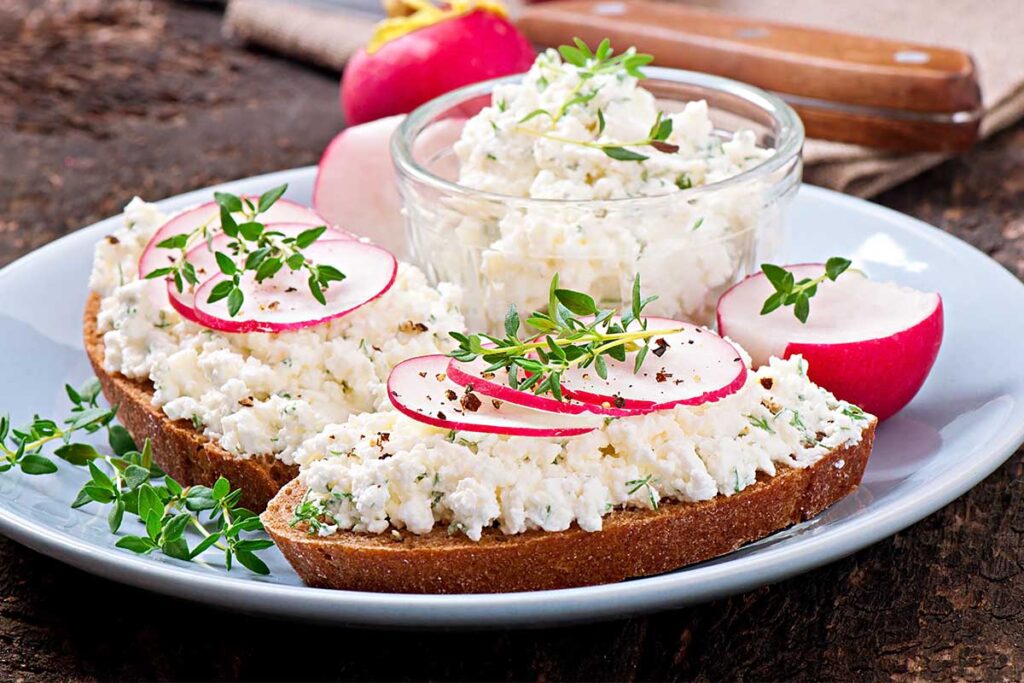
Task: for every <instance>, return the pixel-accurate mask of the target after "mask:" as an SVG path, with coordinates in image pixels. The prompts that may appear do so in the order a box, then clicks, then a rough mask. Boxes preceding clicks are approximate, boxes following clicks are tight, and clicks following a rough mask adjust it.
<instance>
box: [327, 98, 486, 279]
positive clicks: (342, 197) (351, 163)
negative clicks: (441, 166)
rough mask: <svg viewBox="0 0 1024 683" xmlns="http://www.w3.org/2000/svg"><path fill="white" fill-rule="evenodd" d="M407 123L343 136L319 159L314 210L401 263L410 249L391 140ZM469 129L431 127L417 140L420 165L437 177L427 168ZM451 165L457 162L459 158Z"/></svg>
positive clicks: (378, 124)
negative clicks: (392, 158)
mask: <svg viewBox="0 0 1024 683" xmlns="http://www.w3.org/2000/svg"><path fill="white" fill-rule="evenodd" d="M404 119H405V115H401V116H390V117H388V118H384V119H379V120H377V121H372V122H370V123H364V124H361V125H358V126H351V127H349V128H346V129H345V130H343V131H341V132H340V133H338V135H336V136H335V138H334V139H333V140H331V142H330V144H328V145H327V148H326V149H325V150H324V153H323V156H322V157H321V158H320V164H319V166H318V167H317V172H316V183H315V185H314V187H313V206H314V207H316V210H317V211H319V212H320V213H322V214H323V215H324V216H325V217H326V218H327V219H328V220H329V221H331V222H333V223H335V224H337V225H344V226H345V227H346V228H347V229H349V230H351V231H352V232H354V233H356V234H358V235H361V236H363V237H369V238H370V239H371V240H373V241H374V242H376V243H377V244H379V245H381V246H382V247H384V248H385V249H387V250H389V251H390V252H391V253H393V254H395V255H396V256H397V257H398V258H402V259H404V258H407V256H408V253H409V248H408V244H407V240H406V237H405V230H404V228H403V222H402V200H401V198H400V197H399V196H398V180H397V178H396V177H395V167H394V164H393V163H392V161H391V137H392V135H394V132H395V130H396V129H397V128H398V126H399V124H401V123H402V121H403V120H404ZM465 123H466V120H465V119H464V118H450V119H442V120H440V121H436V122H434V123H432V124H431V125H430V126H429V127H428V128H426V129H425V130H423V131H422V132H421V133H420V134H419V136H417V138H416V144H415V149H414V151H413V154H414V156H415V157H416V159H417V160H421V161H422V162H423V163H424V164H426V165H427V166H428V167H430V168H431V170H432V171H434V172H435V173H436V172H438V169H437V168H436V167H434V166H432V165H431V164H430V163H428V162H430V161H432V160H434V159H435V157H437V156H438V154H440V152H441V151H442V150H445V149H450V148H451V146H452V144H454V143H455V141H456V140H458V138H459V135H460V134H461V133H462V127H463V125H465ZM450 159H451V160H453V161H454V160H455V156H454V155H450ZM455 171H456V172H457V169H455Z"/></svg>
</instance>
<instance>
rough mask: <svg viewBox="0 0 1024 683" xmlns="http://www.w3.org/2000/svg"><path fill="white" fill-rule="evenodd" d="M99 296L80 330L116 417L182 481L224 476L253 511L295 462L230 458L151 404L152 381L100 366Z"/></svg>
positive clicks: (288, 476)
mask: <svg viewBox="0 0 1024 683" xmlns="http://www.w3.org/2000/svg"><path fill="white" fill-rule="evenodd" d="M99 309H100V298H99V296H98V295H96V294H95V293H94V294H91V295H90V296H89V300H88V301H87V302H86V306H85V316H84V321H83V331H84V335H85V351H86V354H87V355H88V356H89V362H90V363H91V364H92V367H93V370H94V371H95V373H96V377H98V378H99V380H100V385H101V386H102V387H103V395H104V396H106V398H107V400H108V401H109V402H110V403H111V405H118V406H119V409H118V411H117V417H118V420H120V421H121V423H122V424H124V426H125V427H126V428H127V429H128V431H129V432H131V435H132V436H133V437H134V438H135V440H136V441H137V442H139V443H140V444H141V443H142V441H143V440H144V439H149V440H150V441H151V442H152V444H153V459H154V460H156V462H157V464H158V465H160V467H161V468H162V469H163V470H164V471H165V472H167V473H168V474H169V475H171V476H172V477H174V479H175V480H177V481H178V482H180V483H182V484H186V485H190V484H203V485H206V486H213V483H214V482H215V481H217V478H218V477H225V478H226V479H227V480H228V481H230V482H231V485H232V487H234V488H241V489H242V499H241V504H242V505H243V506H244V507H247V508H249V509H250V510H254V511H256V512H260V511H262V510H263V509H264V508H266V507H267V503H268V502H269V501H270V499H271V498H273V497H274V495H275V494H276V493H277V492H278V490H279V489H280V488H281V487H282V486H284V485H285V484H286V483H288V482H289V481H291V480H292V479H293V478H295V476H296V475H297V474H298V473H299V468H298V466H296V465H286V464H284V463H283V462H281V461H280V460H278V459H277V458H275V457H273V456H272V455H266V456H258V457H253V458H244V459H243V458H236V457H234V456H232V455H231V454H230V453H228V452H227V451H226V450H224V449H223V448H221V447H220V446H219V445H217V444H216V443H214V442H212V441H210V440H209V439H207V438H206V437H205V436H203V435H202V434H200V433H199V432H197V431H196V430H195V428H194V427H193V426H192V424H191V423H190V422H188V421H187V420H177V421H172V420H170V419H169V418H168V417H167V416H166V415H164V413H163V411H162V410H160V408H158V407H156V406H154V405H153V403H152V400H153V385H152V383H150V382H148V381H142V380H133V379H129V378H127V377H124V376H123V375H121V374H118V373H109V372H107V371H106V370H104V369H103V335H102V334H100V333H99V332H98V331H97V328H96V314H97V313H98V312H99Z"/></svg>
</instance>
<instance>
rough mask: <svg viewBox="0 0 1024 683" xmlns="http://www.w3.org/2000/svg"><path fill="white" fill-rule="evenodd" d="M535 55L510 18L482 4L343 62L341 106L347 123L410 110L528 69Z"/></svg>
mask: <svg viewBox="0 0 1024 683" xmlns="http://www.w3.org/2000/svg"><path fill="white" fill-rule="evenodd" d="M533 58H534V51H533V48H532V47H531V46H530V43H529V41H528V40H526V38H525V37H524V36H523V34H522V33H520V32H519V30H518V29H517V28H516V27H515V25H514V24H513V23H512V22H511V21H510V20H509V19H507V18H505V17H501V16H498V15H497V14H494V13H492V12H489V11H486V10H481V9H478V10H475V11H472V12H470V13H469V14H463V15H461V16H456V17H453V18H451V19H446V20H443V21H440V22H438V23H436V24H432V25H430V26H425V27H423V28H419V29H416V30H414V31H412V32H410V33H406V34H404V35H401V36H399V37H397V38H395V39H393V40H391V41H388V42H386V43H384V44H383V45H381V46H380V48H379V49H378V50H377V51H375V52H374V53H372V54H369V53H367V51H366V50H365V49H364V50H360V51H359V52H357V53H356V54H355V55H354V56H353V57H352V58H351V59H350V60H349V62H348V64H347V65H346V66H345V73H344V76H343V77H342V81H341V109H342V111H343V112H344V114H345V122H346V123H347V124H348V125H356V124H360V123H365V122H367V121H374V120H376V119H380V118H384V117H385V116H393V115H395V114H408V113H409V112H411V111H412V110H413V109H415V108H416V107H418V106H420V105H421V104H423V103H425V102H427V101H429V100H432V99H434V98H435V97H438V96H440V95H443V94H445V93H446V92H450V91H452V90H455V89H456V88H460V87H462V86H464V85H470V84H471V83H479V82H480V81H486V80H489V79H491V78H498V77H500V76H509V75H512V74H517V73H522V72H524V71H527V70H528V69H529V68H530V65H531V64H533Z"/></svg>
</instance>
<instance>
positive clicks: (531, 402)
mask: <svg viewBox="0 0 1024 683" xmlns="http://www.w3.org/2000/svg"><path fill="white" fill-rule="evenodd" d="M488 365H490V364H489V363H488V362H487V361H485V360H483V359H482V358H478V359H477V360H476V361H474V362H472V363H460V362H459V361H457V360H455V359H452V360H451V362H450V363H449V364H448V377H449V378H450V379H451V380H452V381H453V382H455V383H456V384H458V385H459V386H461V387H472V388H473V390H474V391H476V392H477V393H479V394H482V395H484V396H487V397H489V398H496V399H498V400H500V401H505V402H507V403H513V404H515V405H519V406H523V407H525V408H533V409H535V410H543V411H545V412H549V413H563V414H565V415H581V414H584V413H589V414H592V415H605V416H608V417H629V416H631V415H643V414H645V413H649V412H651V411H652V410H653V409H652V408H634V409H626V408H616V407H615V406H612V405H601V404H596V403H584V402H582V401H576V400H573V399H565V400H564V401H559V400H558V399H556V398H554V397H552V396H550V395H544V396H538V395H536V394H534V393H533V392H531V391H519V390H518V389H513V388H512V387H510V386H509V385H508V383H507V381H504V380H505V379H506V378H507V377H508V372H507V371H506V370H499V371H498V372H497V373H494V374H495V376H494V377H493V378H486V377H483V374H484V373H483V370H485V369H486V368H487V366H488Z"/></svg>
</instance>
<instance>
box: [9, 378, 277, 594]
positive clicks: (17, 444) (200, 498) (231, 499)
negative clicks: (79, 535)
mask: <svg viewBox="0 0 1024 683" xmlns="http://www.w3.org/2000/svg"><path fill="white" fill-rule="evenodd" d="M65 390H66V392H67V395H68V398H69V399H70V400H71V403H72V408H71V414H70V415H69V416H68V417H67V419H65V420H64V421H63V422H62V423H60V424H58V423H57V421H55V420H51V419H44V418H40V417H38V416H37V417H35V418H33V420H32V422H31V423H30V424H29V425H28V426H26V427H24V428H22V429H13V428H11V421H10V418H9V417H8V416H4V417H0V472H6V471H8V470H11V469H13V468H14V467H19V468H20V469H21V471H22V472H24V473H25V474H33V475H41V474H52V473H54V472H56V471H57V470H58V467H57V463H56V462H54V461H53V460H52V459H51V458H50V457H47V456H46V455H43V453H42V451H43V447H44V446H45V445H46V444H48V443H50V442H59V443H60V445H59V446H58V447H57V448H56V449H54V451H53V455H55V456H57V457H58V458H60V459H63V460H65V461H66V462H69V463H71V464H72V465H77V466H79V467H85V468H87V469H88V470H89V477H90V478H89V480H88V481H87V482H86V483H85V485H84V486H83V487H82V489H81V490H80V491H79V492H78V495H77V496H76V497H75V500H74V501H73V502H72V503H71V507H73V508H80V507H83V506H85V505H89V504H90V503H98V504H100V505H109V506H110V508H109V511H108V513H107V525H108V526H109V528H110V531H111V533H117V532H118V531H119V530H120V528H121V526H122V523H123V521H124V516H125V515H126V514H128V515H132V516H134V517H136V518H138V520H139V521H140V522H141V523H142V524H143V525H144V526H145V535H139V536H122V537H121V538H120V539H118V541H117V543H116V544H115V545H116V546H117V547H118V548H122V549H125V550H130V551H132V552H135V553H139V554H149V553H151V552H153V551H156V550H159V551H160V552H162V553H163V554H164V555H167V556H169V557H174V558H177V559H179V560H194V559H195V558H196V557H198V556H199V555H200V554H201V553H203V552H205V551H206V550H208V549H209V548H214V547H215V548H218V549H220V550H221V551H222V552H223V553H224V563H225V566H226V567H227V568H228V569H231V566H232V564H233V562H235V561H237V562H238V563H239V564H241V565H242V566H244V567H246V568H247V569H249V570H250V571H252V572H255V573H257V574H269V573H270V570H269V569H268V568H267V565H266V564H265V563H264V562H263V560H261V559H260V558H259V557H257V556H256V554H255V553H256V552H258V551H260V550H264V549H266V548H269V547H270V546H272V545H273V542H272V541H270V540H269V539H266V538H247V537H243V534H244V533H248V532H255V531H262V530H263V525H262V524H261V523H260V519H259V517H258V516H257V515H256V514H255V513H253V512H251V511H249V510H246V509H245V508H242V507H238V501H239V499H240V498H241V496H242V492H241V490H239V489H235V490H233V491H232V490H231V485H230V484H229V483H228V480H227V479H224V478H223V477H221V478H220V479H218V480H217V482H216V483H215V484H214V486H213V488H209V487H206V486H187V487H185V486H182V485H181V484H179V483H178V482H176V481H175V480H174V479H172V478H171V477H169V476H167V475H166V474H165V473H164V472H162V471H161V470H160V468H158V467H157V466H156V465H155V464H154V463H153V451H152V445H151V444H150V442H149V440H146V442H145V443H144V444H143V445H142V448H141V449H139V448H138V447H137V446H136V445H135V441H134V440H133V439H132V437H131V435H130V434H129V433H128V430H127V429H125V428H124V427H123V426H121V425H119V424H116V423H114V419H115V417H116V414H117V407H116V406H115V407H113V408H105V407H102V406H100V405H99V396H100V385H99V382H98V381H97V380H95V379H93V380H90V381H89V382H87V383H86V384H85V385H84V386H82V387H80V388H78V389H75V388H73V387H71V386H66V387H65ZM104 428H105V429H106V430H107V442H108V444H109V446H110V453H101V452H100V451H99V450H98V449H97V448H96V447H95V446H94V445H92V444H89V443H85V442H78V441H74V440H73V437H74V435H75V434H76V433H78V432H82V433H85V434H93V433H96V432H98V431H100V430H101V429H104ZM204 517H205V519H204ZM189 530H192V531H193V532H196V533H197V534H198V536H199V541H198V543H196V544H195V545H194V546H191V547H190V546H189V543H188V540H187V538H186V532H187V531H189Z"/></svg>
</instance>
